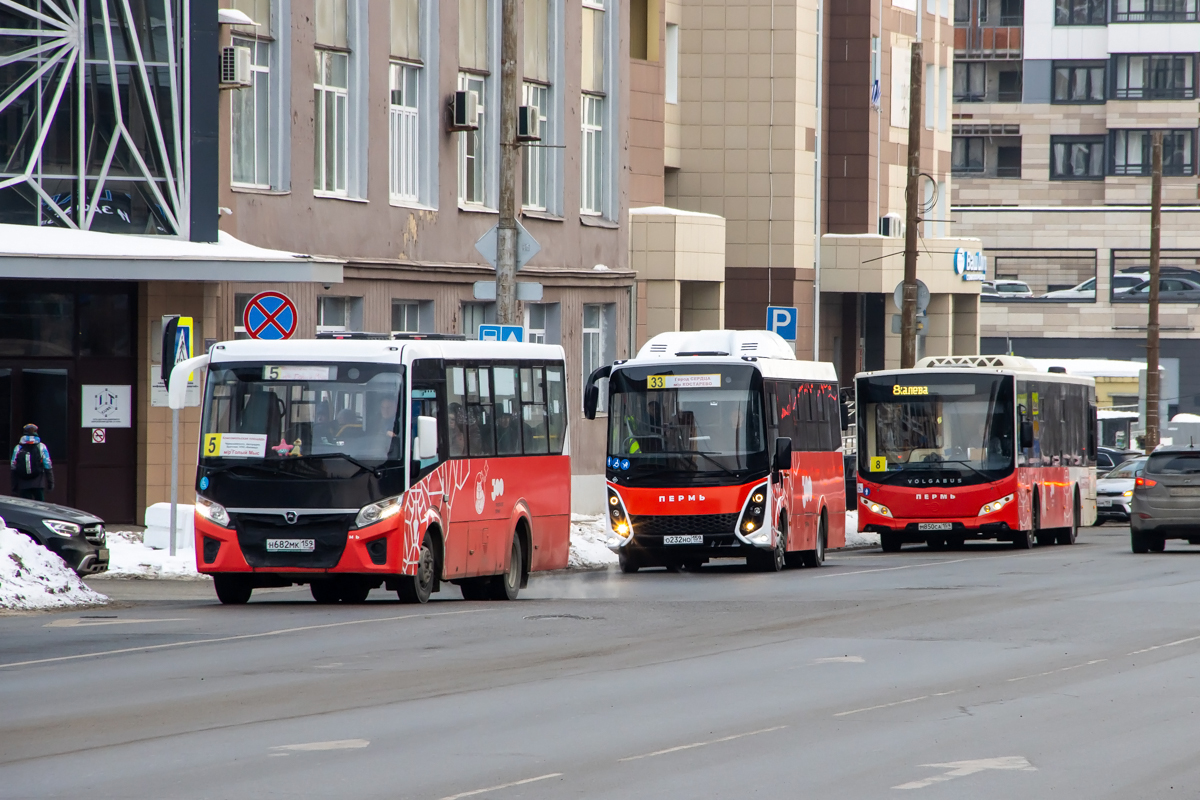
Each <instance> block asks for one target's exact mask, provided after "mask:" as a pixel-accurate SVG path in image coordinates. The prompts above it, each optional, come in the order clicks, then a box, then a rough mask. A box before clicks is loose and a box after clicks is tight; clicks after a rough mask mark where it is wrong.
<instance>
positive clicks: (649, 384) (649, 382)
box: [646, 375, 667, 389]
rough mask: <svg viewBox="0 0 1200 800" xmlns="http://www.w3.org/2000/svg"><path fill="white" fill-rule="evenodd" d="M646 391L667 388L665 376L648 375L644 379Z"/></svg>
mask: <svg viewBox="0 0 1200 800" xmlns="http://www.w3.org/2000/svg"><path fill="white" fill-rule="evenodd" d="M646 388H647V389H665V388H667V376H666V375H650V376H649V377H647V378H646Z"/></svg>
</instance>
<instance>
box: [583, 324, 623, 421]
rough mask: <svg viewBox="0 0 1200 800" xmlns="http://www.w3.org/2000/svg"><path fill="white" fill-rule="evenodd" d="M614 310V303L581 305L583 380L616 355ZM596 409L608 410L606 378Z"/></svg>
mask: <svg viewBox="0 0 1200 800" xmlns="http://www.w3.org/2000/svg"><path fill="white" fill-rule="evenodd" d="M616 312H617V307H616V305H615V304H614V303H592V304H588V305H585V306H584V307H583V381H584V382H585V383H586V381H587V379H588V376H590V375H591V374H592V373H593V372H594V371H595V370H596V369H597V368H599V367H601V366H603V365H605V364H611V363H612V362H613V359H614V358H615V357H616V340H615V338H614V337H615V332H616V327H617V326H616V322H617V320H616ZM597 410H598V411H603V412H607V411H608V380H607V379H605V380H604V381H602V382H601V383H600V404H599V406H598V407H597Z"/></svg>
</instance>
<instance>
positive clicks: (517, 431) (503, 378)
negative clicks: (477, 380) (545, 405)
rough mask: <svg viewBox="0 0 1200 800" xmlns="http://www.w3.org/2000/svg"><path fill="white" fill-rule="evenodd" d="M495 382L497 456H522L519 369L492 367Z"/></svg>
mask: <svg viewBox="0 0 1200 800" xmlns="http://www.w3.org/2000/svg"><path fill="white" fill-rule="evenodd" d="M492 380H493V381H494V382H495V386H494V387H493V388H494V389H495V392H494V393H493V400H494V401H495V414H496V455H500V456H519V455H521V410H520V404H519V403H518V402H517V368H516V367H512V366H503V367H500V366H497V367H492Z"/></svg>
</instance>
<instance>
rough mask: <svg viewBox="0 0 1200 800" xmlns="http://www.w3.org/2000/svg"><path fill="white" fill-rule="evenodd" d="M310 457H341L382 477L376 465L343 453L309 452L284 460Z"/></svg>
mask: <svg viewBox="0 0 1200 800" xmlns="http://www.w3.org/2000/svg"><path fill="white" fill-rule="evenodd" d="M310 458H340V459H342V460H343V461H348V462H350V463H351V464H353V465H354V466H356V467H358V468H359V469H361V470H363V471H364V472H369V473H371V474H372V475H374V476H375V477H376V478H382V477H383V470H381V469H379V468H378V467H368V466H367V465H366V464H364V463H363V462H361V461H359V460H358V459H357V458H351V457H350V456H348V455H346V454H345V453H313V454H311V455H307V456H295V457H292V458H288V459H285V460H286V461H307V460H309V459H310Z"/></svg>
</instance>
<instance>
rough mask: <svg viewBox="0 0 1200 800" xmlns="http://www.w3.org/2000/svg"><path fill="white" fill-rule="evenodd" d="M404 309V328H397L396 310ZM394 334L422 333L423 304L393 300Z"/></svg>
mask: <svg viewBox="0 0 1200 800" xmlns="http://www.w3.org/2000/svg"><path fill="white" fill-rule="evenodd" d="M397 308H403V309H405V311H404V327H403V328H397V327H396V309H397ZM391 326H392V333H420V332H421V303H420V302H419V301H417V300H399V299H396V300H392V319H391Z"/></svg>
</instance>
